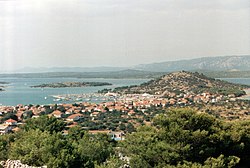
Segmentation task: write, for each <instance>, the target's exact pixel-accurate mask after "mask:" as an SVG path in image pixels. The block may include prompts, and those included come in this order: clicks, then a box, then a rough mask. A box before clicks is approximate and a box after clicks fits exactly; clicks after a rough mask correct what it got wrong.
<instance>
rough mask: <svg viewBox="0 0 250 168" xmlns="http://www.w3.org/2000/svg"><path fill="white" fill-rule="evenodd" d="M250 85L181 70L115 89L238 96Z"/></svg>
mask: <svg viewBox="0 0 250 168" xmlns="http://www.w3.org/2000/svg"><path fill="white" fill-rule="evenodd" d="M248 87H250V86H247V85H240V84H233V83H229V82H226V81H223V80H219V79H214V78H210V77H207V76H205V75H203V74H200V73H198V72H195V73H193V72H187V71H179V72H173V73H169V74H167V75H164V76H162V77H160V78H158V79H154V80H151V81H149V82H146V83H143V84H141V85H139V86H126V87H119V88H115V89H114V90H113V91H114V92H117V93H122V94H130V93H141V94H142V93H149V94H153V95H161V96H166V95H171V94H181V93H184V94H186V93H194V94H200V93H203V92H209V93H213V94H222V95H230V94H234V95H235V96H236V97H238V96H241V95H244V94H245V92H244V91H243V89H245V88H248Z"/></svg>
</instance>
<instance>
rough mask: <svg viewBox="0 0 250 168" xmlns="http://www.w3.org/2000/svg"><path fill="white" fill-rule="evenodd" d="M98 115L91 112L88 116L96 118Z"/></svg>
mask: <svg viewBox="0 0 250 168" xmlns="http://www.w3.org/2000/svg"><path fill="white" fill-rule="evenodd" d="M98 114H99V112H93V113H91V114H90V116H91V117H97V116H98Z"/></svg>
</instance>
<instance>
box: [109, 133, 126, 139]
mask: <svg viewBox="0 0 250 168" xmlns="http://www.w3.org/2000/svg"><path fill="white" fill-rule="evenodd" d="M108 135H110V136H111V139H113V140H115V141H121V140H124V139H125V134H124V132H122V131H120V132H113V131H112V132H110V133H109V134H108Z"/></svg>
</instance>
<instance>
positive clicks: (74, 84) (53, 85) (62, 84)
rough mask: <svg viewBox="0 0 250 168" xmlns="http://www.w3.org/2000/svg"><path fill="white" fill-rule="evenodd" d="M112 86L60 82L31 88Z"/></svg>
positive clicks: (103, 83)
mask: <svg viewBox="0 0 250 168" xmlns="http://www.w3.org/2000/svg"><path fill="white" fill-rule="evenodd" d="M107 85H112V84H111V83H108V82H58V83H48V84H40V85H35V86H31V87H34V88H45V87H48V88H65V87H88V86H107Z"/></svg>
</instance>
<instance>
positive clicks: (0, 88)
mask: <svg viewBox="0 0 250 168" xmlns="http://www.w3.org/2000/svg"><path fill="white" fill-rule="evenodd" d="M7 84H10V83H9V82H2V81H0V92H1V91H4V89H3V88H5V87H6V86H4V85H7Z"/></svg>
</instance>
